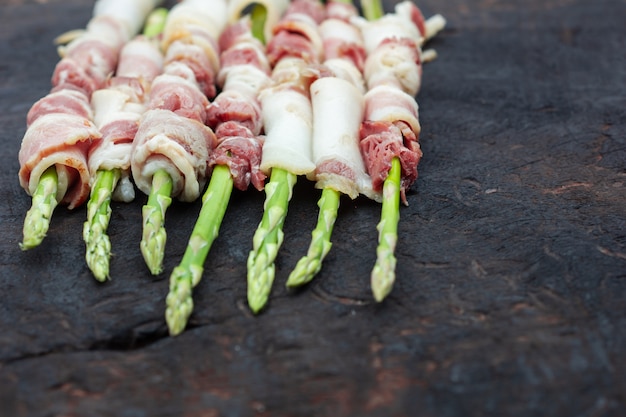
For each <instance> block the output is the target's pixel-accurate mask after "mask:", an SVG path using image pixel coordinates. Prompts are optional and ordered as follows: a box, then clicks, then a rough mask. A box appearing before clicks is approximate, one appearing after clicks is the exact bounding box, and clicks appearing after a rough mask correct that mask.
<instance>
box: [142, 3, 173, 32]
mask: <svg viewBox="0 0 626 417" xmlns="http://www.w3.org/2000/svg"><path fill="white" fill-rule="evenodd" d="M167 14H168V10H167V9H166V8H164V7H159V8H157V9H154V10H153V11H152V13H150V15H148V18H147V19H146V24H145V25H144V29H143V34H144V35H145V36H147V37H149V38H154V37H156V36H159V35H160V34H161V32H163V28H164V27H165V22H166V20H167Z"/></svg>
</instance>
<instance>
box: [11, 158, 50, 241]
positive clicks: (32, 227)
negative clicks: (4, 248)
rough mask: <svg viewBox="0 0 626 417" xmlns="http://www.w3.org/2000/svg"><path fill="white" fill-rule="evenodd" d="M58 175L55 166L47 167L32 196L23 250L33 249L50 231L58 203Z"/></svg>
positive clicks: (24, 233) (25, 224)
mask: <svg viewBox="0 0 626 417" xmlns="http://www.w3.org/2000/svg"><path fill="white" fill-rule="evenodd" d="M57 187H58V176H57V171H56V168H55V167H54V166H51V167H49V168H48V169H46V170H45V171H44V172H43V174H42V175H41V177H40V179H39V184H38V185H37V188H36V190H35V192H34V193H33V196H32V205H31V208H30V209H29V210H28V212H27V213H26V218H25V219H24V228H23V235H24V238H23V241H22V242H21V243H20V244H19V245H20V248H21V249H22V250H28V249H32V248H34V247H37V246H39V245H40V244H41V242H42V241H43V239H44V238H45V237H46V234H47V233H48V228H49V227H50V219H51V218H52V213H53V212H54V209H55V207H56V206H57V204H58V201H57V200H56V194H57Z"/></svg>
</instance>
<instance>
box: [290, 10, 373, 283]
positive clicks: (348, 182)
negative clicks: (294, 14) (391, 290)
mask: <svg viewBox="0 0 626 417" xmlns="http://www.w3.org/2000/svg"><path fill="white" fill-rule="evenodd" d="M326 8H327V13H328V18H327V19H326V20H324V22H322V24H321V25H320V33H321V36H322V39H323V42H324V53H325V57H326V61H325V62H324V66H325V71H324V72H325V73H326V74H325V75H326V76H324V77H321V78H320V79H318V80H316V81H315V82H313V84H312V85H311V102H312V106H313V159H314V162H315V166H316V168H315V171H314V172H312V173H311V174H309V176H308V177H309V179H310V180H313V181H316V184H315V186H316V187H317V188H321V189H322V196H321V198H320V200H319V202H318V206H319V208H320V211H319V216H318V221H317V225H316V227H315V229H314V230H313V233H312V240H311V244H310V246H309V249H308V251H307V254H306V256H304V257H303V258H301V259H300V260H299V261H298V263H297V265H296V267H295V268H294V270H293V271H292V272H291V274H290V275H289V278H288V280H287V286H288V287H296V286H299V285H302V284H305V283H307V282H309V281H310V280H311V279H313V277H314V276H315V275H316V274H317V273H318V272H319V271H320V269H321V267H322V261H323V259H324V258H325V257H326V255H327V254H328V252H329V250H330V248H331V246H332V243H331V242H330V236H331V234H332V229H333V226H334V223H335V220H336V218H337V210H338V209H339V202H340V196H341V194H346V195H348V196H349V197H350V198H353V199H354V198H356V197H357V196H358V195H359V194H361V193H363V194H366V195H368V196H369V197H372V198H374V197H377V195H376V194H375V193H374V192H373V190H372V187H371V179H370V177H369V175H367V172H366V170H365V165H364V163H363V159H362V158H361V153H360V148H359V128H360V126H361V121H362V120H363V112H364V107H365V105H364V99H363V95H364V93H365V84H364V81H363V77H362V75H361V70H362V69H363V66H364V63H365V56H366V53H365V47H364V43H363V37H362V35H361V31H360V30H359V29H358V28H357V27H356V26H354V25H352V24H351V23H350V19H351V18H352V17H354V16H358V11H357V9H356V7H355V6H354V5H353V4H352V2H350V1H345V2H340V1H331V2H327V3H326Z"/></svg>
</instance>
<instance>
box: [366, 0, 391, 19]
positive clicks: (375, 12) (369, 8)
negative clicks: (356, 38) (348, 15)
mask: <svg viewBox="0 0 626 417" xmlns="http://www.w3.org/2000/svg"><path fill="white" fill-rule="evenodd" d="M361 8H362V9H363V16H365V18H366V19H367V20H376V19H379V18H381V17H382V16H383V15H384V14H385V11H384V10H383V5H382V2H381V1H380V0H361Z"/></svg>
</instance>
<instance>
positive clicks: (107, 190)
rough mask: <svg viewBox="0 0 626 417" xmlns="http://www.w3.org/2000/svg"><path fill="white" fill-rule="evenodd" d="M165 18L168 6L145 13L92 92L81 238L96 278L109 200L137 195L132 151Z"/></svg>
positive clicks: (158, 63)
mask: <svg viewBox="0 0 626 417" xmlns="http://www.w3.org/2000/svg"><path fill="white" fill-rule="evenodd" d="M166 16H167V10H166V9H157V10H155V11H154V12H153V13H152V14H151V15H150V16H149V17H148V19H147V22H146V26H145V28H144V35H140V36H138V37H136V38H135V39H133V40H131V41H129V42H128V43H127V44H126V45H124V47H123V48H122V51H121V53H120V58H119V63H118V66H117V71H116V74H115V77H113V78H111V79H110V80H109V81H108V82H107V87H106V88H103V89H100V90H96V91H95V92H94V93H93V94H92V96H91V104H92V107H93V110H94V122H95V124H96V126H97V127H98V129H99V130H100V132H101V134H102V140H100V141H98V142H97V143H96V144H95V145H94V146H92V147H91V148H90V150H89V159H88V163H89V171H90V174H91V177H92V187H91V197H90V199H89V202H88V203H87V221H85V223H84V226H83V240H84V241H85V245H86V253H85V260H86V261H87V265H88V266H89V269H90V270H91V271H92V273H93V275H94V277H95V278H96V279H97V280H98V281H105V280H106V279H107V278H108V277H109V258H110V253H111V242H110V239H109V237H108V235H107V233H106V231H107V228H108V225H109V220H110V218H111V206H110V203H111V199H115V200H118V201H125V202H128V201H132V200H133V199H134V197H135V189H134V185H133V184H132V182H131V180H130V154H131V150H132V143H133V140H134V138H135V134H136V133H137V128H138V126H139V118H140V117H141V115H142V114H143V112H144V111H145V101H146V100H147V95H148V92H149V88H150V84H151V83H152V80H153V79H154V78H155V77H156V76H157V75H159V74H160V73H161V72H162V70H163V55H162V53H161V51H160V47H159V44H158V39H155V36H157V35H158V34H159V33H160V32H161V30H162V28H163V23H164V21H165V17H166Z"/></svg>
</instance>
